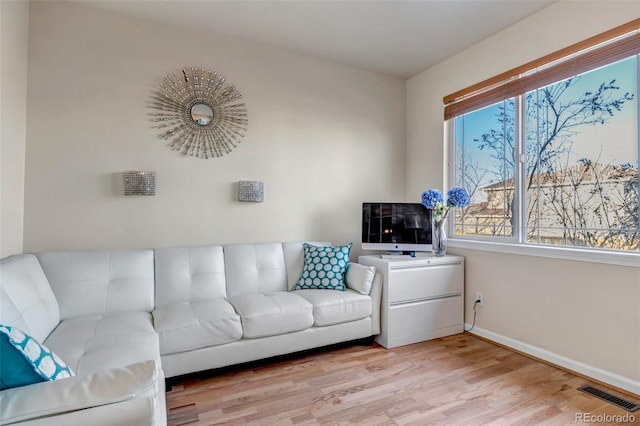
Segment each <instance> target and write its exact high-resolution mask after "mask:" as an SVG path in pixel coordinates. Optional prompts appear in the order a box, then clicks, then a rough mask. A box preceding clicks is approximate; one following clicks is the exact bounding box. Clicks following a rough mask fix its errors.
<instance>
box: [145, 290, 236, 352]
mask: <svg viewBox="0 0 640 426" xmlns="http://www.w3.org/2000/svg"><path fill="white" fill-rule="evenodd" d="M153 322H154V326H155V329H156V331H157V332H158V337H159V339H160V354H161V355H166V354H172V353H176V352H184V351H189V350H193V349H198V348H204V347H207V346H216V345H223V344H225V343H230V342H235V341H236V340H239V339H241V338H242V324H241V323H240V316H238V314H236V311H235V310H234V309H233V306H231V304H230V303H229V302H227V301H226V300H224V299H222V298H218V299H211V300H206V301H202V302H193V303H188V302H185V303H174V304H172V305H167V306H163V307H161V308H158V309H156V310H155V311H153Z"/></svg>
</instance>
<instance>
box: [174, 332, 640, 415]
mask: <svg viewBox="0 0 640 426" xmlns="http://www.w3.org/2000/svg"><path fill="white" fill-rule="evenodd" d="M585 383H588V381H586V380H585V379H583V378H581V377H578V376H575V375H573V374H571V373H569V372H566V371H564V370H561V369H558V368H555V367H553V366H550V365H547V364H545V363H541V362H538V361H535V360H532V359H530V358H527V357H526V356H523V355H522V354H519V353H516V352H513V351H510V350H508V349H505V348H503V347H500V346H497V345H494V344H491V343H490V342H487V341H484V340H482V339H478V338H476V337H474V336H472V335H470V334H466V333H464V334H458V335H455V336H449V337H445V338H442V339H435V340H431V341H428V342H422V343H417V344H414V345H408V346H402V347H399V348H394V349H391V350H387V349H385V348H382V347H380V346H378V345H374V346H363V345H357V344H354V345H348V346H344V347H338V348H333V349H326V350H318V351H315V352H308V353H305V354H299V355H293V356H291V357H288V358H284V359H282V358H280V359H276V360H267V361H264V362H262V363H257V364H256V363H253V364H250V365H246V366H239V367H237V368H233V369H226V370H223V371H218V372H207V373H203V374H200V375H192V376H188V377H183V378H180V379H178V380H176V381H175V382H174V383H173V388H172V390H171V391H170V392H167V411H168V419H169V424H170V425H171V426H179V425H181V424H193V425H218V424H224V425H236V424H238V425H240V424H250V425H296V426H300V425H318V424H322V425H325V424H326V425H348V424H362V425H456V426H458V425H491V426H511V425H540V424H542V425H545V426H546V425H567V424H575V423H576V414H577V413H590V414H591V415H594V416H595V415H609V416H612V415H621V416H622V415H625V414H626V415H627V416H629V415H631V416H633V417H631V419H632V420H633V422H627V423H625V424H640V412H637V413H628V412H627V411H625V410H623V409H621V408H618V407H616V406H614V405H611V404H609V403H607V402H605V401H602V400H600V399H597V398H594V397H592V396H589V395H586V394H584V393H582V392H579V391H578V390H577V387H579V386H581V385H583V384H585ZM592 384H593V383H592ZM593 385H595V386H596V387H598V388H601V389H604V390H609V389H607V388H606V387H604V386H602V385H600V384H593ZM609 391H611V392H612V393H614V394H616V392H615V390H609ZM618 394H619V393H618ZM622 396H624V395H622ZM624 397H626V396H624ZM627 398H628V397H627ZM627 418H628V419H629V417H627ZM609 424H612V423H609ZM613 424H615V423H613Z"/></svg>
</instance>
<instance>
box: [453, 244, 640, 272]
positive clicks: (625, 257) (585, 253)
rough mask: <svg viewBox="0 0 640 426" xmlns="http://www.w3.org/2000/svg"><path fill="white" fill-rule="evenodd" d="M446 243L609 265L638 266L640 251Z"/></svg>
mask: <svg viewBox="0 0 640 426" xmlns="http://www.w3.org/2000/svg"><path fill="white" fill-rule="evenodd" d="M447 245H448V246H449V247H452V248H462V249H470V250H482V251H492V252H496V253H508V254H516V255H522V256H537V257H548V258H552V259H564V260H575V261H579V262H593V263H605V264H609V265H620V266H631V267H635V268H640V253H638V252H633V253H625V252H614V251H601V250H589V249H573V248H567V247H553V246H534V245H525V244H509V243H498V242H493V241H491V242H489V241H471V240H464V239H454V238H449V240H448V242H447Z"/></svg>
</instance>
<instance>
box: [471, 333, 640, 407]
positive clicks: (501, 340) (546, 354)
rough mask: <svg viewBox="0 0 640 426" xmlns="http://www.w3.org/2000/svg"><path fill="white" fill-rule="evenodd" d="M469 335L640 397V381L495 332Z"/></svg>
mask: <svg viewBox="0 0 640 426" xmlns="http://www.w3.org/2000/svg"><path fill="white" fill-rule="evenodd" d="M470 328H471V324H466V323H465V330H469V329H470ZM468 333H470V334H474V335H476V336H478V337H482V338H484V339H486V340H489V341H492V342H495V343H498V344H500V345H503V346H506V347H508V348H511V349H514V350H516V351H518V352H522V353H524V354H526V355H529V356H532V357H534V358H538V359H540V360H542V361H545V362H548V363H550V364H553V365H556V366H558V367H561V368H563V369H566V370H569V371H571V372H575V373H577V374H579V375H581V376H585V377H587V378H592V379H594V380H597V381H599V382H602V383H605V384H608V385H610V386H613V387H615V388H618V389H621V390H623V391H626V392H630V393H632V394H633V395H640V381H637V380H633V379H630V378H628V377H624V376H621V375H619V374H616V373H612V372H610V371H607V370H603V369H601V368H598V367H594V366H592V365H588V364H584V363H582V362H579V361H576V360H573V359H571V358H567V357H565V356H562V355H558V354H556V353H553V352H550V351H548V350H546V349H542V348H539V347H537V346H533V345H530V344H528V343H524V342H521V341H519V340H515V339H512V338H510V337H507V336H503V335H501V334H498V333H494V332H493V331H489V330H485V329H482V328H479V327H474V328H473V330H471V331H469V332H468Z"/></svg>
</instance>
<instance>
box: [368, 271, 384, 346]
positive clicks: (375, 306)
mask: <svg viewBox="0 0 640 426" xmlns="http://www.w3.org/2000/svg"><path fill="white" fill-rule="evenodd" d="M382 280H383V277H382V274H381V273H380V272H376V275H375V276H374V277H373V283H372V284H371V293H369V296H371V304H372V306H371V309H372V313H371V335H372V336H376V335H378V334H380V306H381V304H382Z"/></svg>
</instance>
